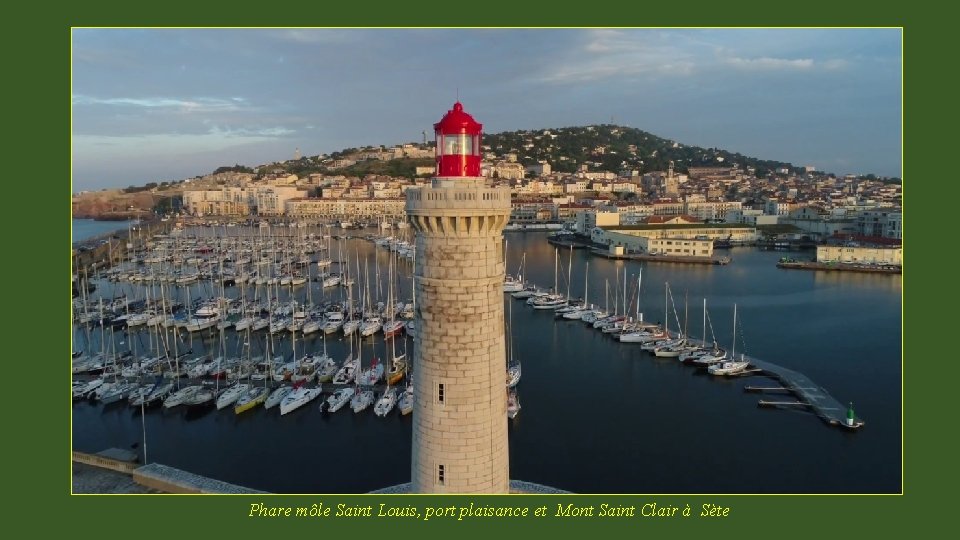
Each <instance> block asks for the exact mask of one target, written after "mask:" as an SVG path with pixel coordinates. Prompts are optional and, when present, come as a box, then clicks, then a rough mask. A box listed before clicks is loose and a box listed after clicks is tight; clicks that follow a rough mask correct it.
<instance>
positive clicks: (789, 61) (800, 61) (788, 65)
mask: <svg viewBox="0 0 960 540" xmlns="http://www.w3.org/2000/svg"><path fill="white" fill-rule="evenodd" d="M724 63H726V64H727V65H730V66H732V67H734V68H737V69H744V70H751V71H764V70H809V69H811V68H813V67H814V62H813V59H812V58H770V57H767V56H763V57H760V58H741V57H737V56H734V57H730V58H725V59H724Z"/></svg>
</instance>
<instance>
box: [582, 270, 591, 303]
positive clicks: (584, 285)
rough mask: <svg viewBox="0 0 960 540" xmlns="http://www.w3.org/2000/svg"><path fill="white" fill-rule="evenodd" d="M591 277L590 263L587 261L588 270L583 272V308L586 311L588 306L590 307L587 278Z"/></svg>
mask: <svg viewBox="0 0 960 540" xmlns="http://www.w3.org/2000/svg"><path fill="white" fill-rule="evenodd" d="M589 275H590V261H587V265H586V268H585V269H584V271H583V307H584V309H586V308H587V306H588V305H589V304H587V293H588V292H589V290H588V287H587V276H589Z"/></svg>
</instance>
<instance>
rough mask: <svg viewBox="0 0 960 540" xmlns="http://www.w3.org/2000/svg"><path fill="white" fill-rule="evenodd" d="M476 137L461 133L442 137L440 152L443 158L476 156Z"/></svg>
mask: <svg viewBox="0 0 960 540" xmlns="http://www.w3.org/2000/svg"><path fill="white" fill-rule="evenodd" d="M477 142H478V141H477V137H474V136H473V135H466V134H463V133H458V134H450V135H446V134H445V135H443V145H442V147H441V151H442V153H443V155H445V156H457V155H459V156H471V155H478V152H477V146H478V145H477Z"/></svg>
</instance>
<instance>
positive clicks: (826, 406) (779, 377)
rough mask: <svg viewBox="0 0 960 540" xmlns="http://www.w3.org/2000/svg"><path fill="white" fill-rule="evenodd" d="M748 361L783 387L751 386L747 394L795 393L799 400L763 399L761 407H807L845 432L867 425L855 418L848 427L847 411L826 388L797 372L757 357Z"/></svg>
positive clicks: (746, 390)
mask: <svg viewBox="0 0 960 540" xmlns="http://www.w3.org/2000/svg"><path fill="white" fill-rule="evenodd" d="M745 358H746V360H748V361H749V362H750V364H751V365H754V366H756V367H758V368H760V370H762V371H761V375H762V376H764V377H770V378H771V379H774V380H776V381H778V382H779V383H780V384H781V385H783V386H782V387H780V388H776V387H773V388H771V387H753V386H747V387H745V388H744V391H745V392H776V393H789V394H793V395H794V396H795V397H796V398H797V399H798V400H799V401H796V402H792V401H766V400H760V401H759V402H758V403H757V406H759V407H804V408H808V409H809V410H810V411H811V412H813V413H814V414H815V415H817V416H818V417H819V418H820V419H821V420H823V421H824V422H826V423H827V424H829V425H831V426H837V427H842V428H844V429H858V428H861V427H863V426H864V424H865V422H864V421H863V420H862V419H860V418H854V420H853V425H847V408H846V407H845V406H844V405H842V404H841V403H840V402H839V401H837V400H836V399H834V398H833V396H831V395H830V394H829V393H828V392H827V391H826V390H825V389H824V388H823V387H821V386H819V385H817V384H816V383H814V382H813V381H811V380H810V378H809V377H807V376H806V375H804V374H802V373H797V372H796V371H793V370H792V369H787V368H785V367H782V366H778V365H776V364H771V363H770V362H765V361H763V360H757V359H756V358H750V357H745Z"/></svg>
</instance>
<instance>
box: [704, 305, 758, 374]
mask: <svg viewBox="0 0 960 540" xmlns="http://www.w3.org/2000/svg"><path fill="white" fill-rule="evenodd" d="M736 355H737V305H736V304H734V305H733V347H731V349H730V358H731V360H728V361H725V362H717V363H715V364H712V365H710V366H709V367H708V368H707V371H708V372H709V373H710V374H711V375H725V376H728V377H729V376H733V375H739V374H741V373H743V372H744V371H745V370H746V369H747V367H749V366H750V362H747V361H746V360H744V355H743V353H740V360H736V357H737V356H736Z"/></svg>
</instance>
